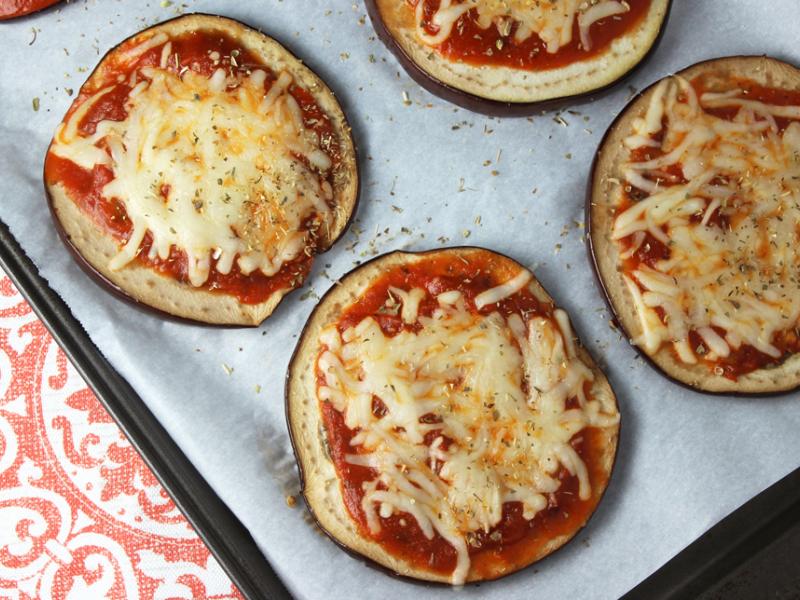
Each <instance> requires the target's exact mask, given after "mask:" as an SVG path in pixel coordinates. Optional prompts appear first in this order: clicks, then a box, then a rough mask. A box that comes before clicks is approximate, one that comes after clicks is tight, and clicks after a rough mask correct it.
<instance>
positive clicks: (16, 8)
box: [0, 0, 60, 20]
mask: <svg viewBox="0 0 800 600" xmlns="http://www.w3.org/2000/svg"><path fill="white" fill-rule="evenodd" d="M59 1H60V0H0V20H2V19H12V18H14V17H21V16H22V15H27V14H30V13H32V12H36V11H37V10H42V9H43V8H47V7H48V6H52V5H53V4H56V3H57V2H59Z"/></svg>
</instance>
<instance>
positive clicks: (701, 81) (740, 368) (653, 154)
mask: <svg viewBox="0 0 800 600" xmlns="http://www.w3.org/2000/svg"><path fill="white" fill-rule="evenodd" d="M731 83H733V85H735V86H737V87H739V88H740V89H742V90H744V92H745V93H744V95H743V97H746V98H747V99H751V100H757V101H760V102H765V103H768V104H774V105H778V106H800V90H783V89H778V88H769V87H764V86H761V85H758V84H757V83H754V82H753V81H750V80H747V79H741V78H735V79H733V80H732V82H731ZM691 84H692V87H693V88H694V90H695V92H696V93H697V95H698V98H699V97H700V96H701V95H702V94H704V93H705V92H715V91H727V90H729V89H731V87H732V86H729V85H726V86H725V87H724V88H722V89H720V88H715V87H714V85H715V83H714V81H713V80H708V79H706V78H705V77H703V76H701V77H697V78H695V79H693V80H692V82H691ZM716 85H717V86H718V85H719V84H718V83H717V84H716ZM704 110H705V112H707V113H708V114H711V115H714V116H716V117H718V118H720V119H725V120H728V121H731V120H733V118H734V117H735V116H736V114H737V113H738V112H739V107H738V106H737V107H724V108H712V109H709V108H706V109H704ZM775 121H776V124H777V125H778V128H779V131H780V133H783V131H784V130H785V129H786V127H788V126H789V124H790V123H791V122H792V121H793V119H784V118H779V117H776V118H775ZM662 138H663V130H662V131H660V132H658V133H657V134H655V135H654V136H653V139H655V140H657V141H661V139H662ZM663 154H664V153H663V152H662V151H661V149H660V148H648V147H643V148H637V149H635V150H633V151H632V152H631V154H630V160H631V162H643V161H647V160H652V159H655V158H658V157H659V156H662V155H663ZM663 171H664V172H665V174H666V175H667V176H668V177H669V181H668V185H679V184H683V183H686V180H685V179H684V178H683V173H682V167H681V165H679V164H676V165H670V167H668V168H667V169H664V170H663ZM712 183H714V184H719V185H727V184H729V183H730V182H729V181H728V180H727V178H721V177H717V178H716V179H715V180H713V181H712ZM645 197H647V194H646V193H645V192H643V191H642V190H639V189H637V188H635V187H633V186H630V185H628V186H626V187H625V188H624V190H623V196H622V201H621V202H620V204H619V206H618V207H617V209H616V215H620V214H622V213H623V212H625V210H627V209H628V208H629V207H631V206H632V205H633V204H635V203H636V202H638V201H640V200H642V199H643V198H645ZM703 216H704V214H694V215H692V216H691V217H690V218H689V220H690V221H691V222H692V223H700V222H701V221H702V219H703ZM736 219H737V216H736V215H729V214H726V213H725V212H723V211H722V210H720V209H717V210H715V211H714V212H713V213H712V214H711V216H710V218H709V220H708V225H709V226H712V227H719V228H720V229H729V228H730V227H732V223H731V222H732V221H734V223H735V221H736ZM620 244H621V246H622V249H623V250H628V249H629V248H631V246H632V244H633V236H632V235H631V236H628V237H626V238H623V239H622V240H620ZM669 257H670V250H669V247H668V246H667V245H665V244H664V243H663V242H660V241H659V240H657V239H655V238H654V237H653V236H652V234H650V233H649V232H648V233H645V238H644V241H643V242H642V244H641V246H640V247H639V249H638V250H637V251H636V252H635V253H634V254H633V256H631V257H630V258H628V259H625V260H624V261H623V270H624V272H625V273H628V274H630V273H631V272H633V271H635V270H636V269H639V268H640V267H641V265H643V264H644V265H647V266H650V267H655V263H657V262H658V261H660V260H666V259H668V258H669ZM632 280H634V281H635V278H632ZM640 288H641V286H640ZM641 289H642V291H644V289H643V288H641ZM656 312H657V313H658V316H659V318H660V319H661V321H662V322H663V323H665V324H666V313H665V312H664V311H663V310H661V309H660V308H657V309H656ZM713 329H714V330H715V331H716V332H717V333H718V334H719V335H720V336H721V337H723V338H724V337H725V335H726V333H727V332H726V331H725V330H724V329H722V328H721V327H713ZM689 343H690V346H691V348H692V350H693V351H695V352H696V353H697V354H698V355H700V356H703V355H704V354H706V353H708V352H709V349H708V348H707V347H706V345H705V343H704V342H703V340H702V338H701V337H700V335H699V334H698V333H697V332H696V331H694V330H692V331H690V332H689ZM770 343H771V344H772V345H773V346H775V347H776V348H778V350H780V352H781V356H780V357H779V358H775V357H772V356H770V355H768V354H765V353H763V352H761V351H759V350H756V349H755V348H754V347H752V346H750V345H742V346H740V347H739V348H737V349H735V350H734V349H731V353H730V354H729V355H728V356H727V357H725V358H718V359H717V360H715V361H708V360H706V361H704V362H706V363H707V364H708V365H709V368H710V369H712V370H714V371H715V372H717V373H719V374H721V375H723V376H724V377H727V378H728V379H731V380H732V381H736V380H737V379H738V378H739V377H740V376H742V375H746V374H747V373H751V372H753V371H755V370H757V369H762V368H765V367H770V366H777V365H780V364H781V363H782V362H783V361H785V360H786V359H787V358H788V357H789V356H791V355H792V354H796V353H798V352H800V333H798V331H797V330H793V329H788V330H784V331H779V332H777V333H775V335H774V336H773V339H772V340H771V342H770ZM720 369H721V371H720Z"/></svg>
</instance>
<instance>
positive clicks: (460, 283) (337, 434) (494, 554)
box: [316, 253, 607, 579]
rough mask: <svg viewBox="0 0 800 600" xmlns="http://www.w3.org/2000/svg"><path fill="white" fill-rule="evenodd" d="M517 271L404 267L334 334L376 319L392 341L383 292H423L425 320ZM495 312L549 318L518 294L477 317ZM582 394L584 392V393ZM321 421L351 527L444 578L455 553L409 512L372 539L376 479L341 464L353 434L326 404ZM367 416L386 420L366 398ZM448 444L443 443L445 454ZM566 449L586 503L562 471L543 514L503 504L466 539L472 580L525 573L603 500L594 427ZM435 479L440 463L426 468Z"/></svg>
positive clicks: (452, 262)
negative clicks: (584, 475)
mask: <svg viewBox="0 0 800 600" xmlns="http://www.w3.org/2000/svg"><path fill="white" fill-rule="evenodd" d="M518 269H519V267H516V266H514V265H513V263H510V261H508V260H503V261H502V262H500V261H498V260H497V259H496V258H494V257H490V255H486V254H482V253H479V254H477V255H473V256H469V257H467V260H466V262H463V261H461V260H459V259H457V258H452V257H445V258H434V259H429V260H425V261H422V262H420V263H416V264H413V265H409V266H399V267H395V268H392V269H390V270H389V271H388V272H386V273H384V274H383V275H382V276H381V277H380V278H379V279H378V280H377V281H375V282H374V283H373V284H372V285H371V286H370V287H369V289H368V290H367V291H366V292H364V293H363V294H362V296H361V297H360V298H359V299H358V300H357V301H356V302H354V303H353V304H352V305H351V306H350V307H348V308H346V309H345V310H344V311H343V312H342V315H341V317H340V320H339V323H338V328H339V330H340V331H343V330H344V329H346V328H347V327H350V326H353V325H355V324H357V323H358V322H360V321H361V320H362V319H363V318H365V317H368V316H371V317H373V318H376V319H377V321H378V323H379V324H380V326H381V328H382V329H383V331H384V333H385V334H386V335H394V334H396V333H397V332H398V331H400V330H401V329H402V328H408V327H409V326H407V325H403V324H402V323H400V322H399V318H397V319H394V318H392V319H387V318H386V316H385V315H383V314H381V313H380V312H378V311H379V310H381V309H382V307H384V303H385V301H386V300H387V298H388V287H389V286H390V285H392V286H398V287H400V288H401V289H404V290H409V289H411V288H412V287H420V288H422V289H425V290H426V291H427V292H428V294H427V295H426V297H425V299H424V300H423V301H422V303H421V305H420V314H430V313H431V312H432V310H433V308H434V307H435V306H436V305H437V303H436V301H435V295H436V294H439V293H442V292H445V291H449V290H453V289H458V290H459V291H461V292H462V293H463V294H464V296H465V298H466V299H467V305H468V306H469V307H470V308H471V310H473V311H474V312H477V311H476V309H475V307H474V302H473V299H474V297H475V296H476V295H477V294H478V293H480V292H481V291H484V290H485V289H488V288H489V287H493V286H495V285H499V284H500V283H502V282H503V281H506V280H507V279H508V278H509V277H512V276H514V275H516V272H517V271H518ZM494 310H498V311H499V312H500V313H502V314H504V315H505V316H508V315H510V314H512V313H515V314H518V315H520V316H521V317H522V318H523V319H527V318H528V317H530V316H531V315H542V316H550V315H551V314H552V311H553V307H552V306H551V305H546V306H543V305H541V304H540V303H539V302H538V301H537V300H536V299H535V298H534V297H533V295H532V294H530V293H529V292H527V290H525V291H521V292H518V293H517V294H515V295H514V296H512V297H511V298H509V299H507V300H505V301H503V302H500V303H499V304H493V305H490V306H489V307H485V308H484V309H483V311H482V312H483V313H488V312H492V311H494ZM316 375H317V385H318V386H319V385H322V384H323V382H324V381H325V376H324V373H322V372H321V371H320V370H319V367H317V372H316ZM587 393H588V388H587ZM567 406H568V407H575V406H577V404H576V401H575V399H574V398H571V399H570V400H569V401H568V402H567ZM320 407H321V411H322V420H323V423H324V424H325V428H326V431H327V438H328V448H329V452H330V456H331V460H332V461H333V463H334V466H335V468H336V471H337V474H338V475H339V480H340V484H341V489H342V494H343V497H344V501H345V504H346V506H347V509H348V512H349V513H350V515H351V517H352V518H353V519H354V520H355V522H356V523H357V524H358V527H359V530H360V533H361V535H363V536H364V537H367V538H371V539H374V540H375V541H377V542H378V543H379V544H380V545H381V546H382V547H383V548H384V549H385V550H386V551H387V552H389V553H390V554H392V555H393V556H397V557H402V558H403V559H405V560H407V561H409V562H410V563H412V564H413V565H414V566H415V567H417V568H420V569H424V570H427V571H430V572H434V573H438V574H443V575H447V574H449V573H451V572H452V571H453V569H454V568H455V566H456V559H457V556H456V551H455V550H454V549H453V547H452V546H451V545H450V544H449V543H448V542H447V541H445V540H444V538H442V537H441V536H440V535H439V534H438V533H437V534H434V537H433V539H430V540H429V539H427V538H426V537H425V535H424V534H423V533H422V530H421V529H420V527H419V525H418V524H417V522H416V520H415V519H414V517H412V516H411V515H410V514H408V513H404V512H396V513H395V514H393V515H392V516H391V517H389V518H383V517H380V516H379V517H378V518H379V520H380V524H381V531H380V532H379V533H378V534H377V535H376V534H372V533H371V532H370V530H369V528H368V526H367V521H366V516H365V514H364V511H363V509H362V507H361V502H362V500H363V498H364V491H363V489H362V485H363V484H364V483H365V482H368V481H372V480H374V479H375V477H376V476H377V473H376V471H374V470H373V469H371V468H369V467H363V466H359V465H352V464H349V463H347V462H346V461H345V455H346V454H352V453H354V452H357V451H358V447H354V446H351V445H350V441H351V440H352V439H353V437H354V436H355V435H356V433H357V432H358V430H357V429H356V430H352V429H349V428H348V427H347V426H346V425H345V423H344V417H343V416H342V414H341V413H340V412H338V411H337V410H336V409H335V408H334V407H333V405H332V404H331V403H330V402H327V401H325V402H320ZM372 408H373V414H375V416H377V417H380V416H382V415H383V414H385V411H386V407H385V406H384V405H383V402H381V401H380V399H379V398H374V399H373V406H372ZM421 420H422V421H425V422H428V423H436V422H437V421H438V417H437V416H435V415H433V414H429V415H425V416H423V417H422V419H421ZM439 435H440V431H439V430H434V431H432V432H430V433H428V434H427V435H426V437H425V443H426V444H428V445H430V444H431V443H432V442H433V440H434V439H436V438H437V437H438V436H439ZM451 443H452V440H449V439H445V443H444V444H443V447H444V448H447V446H449V445H450V444H451ZM571 443H572V446H573V447H574V448H575V450H576V451H577V453H578V454H579V455H580V457H581V458H582V459H583V461H584V462H585V463H586V466H587V469H588V471H589V480H590V483H591V486H592V496H591V497H590V498H589V499H588V500H581V499H580V498H579V497H578V479H577V477H574V476H572V475H570V474H569V473H568V472H567V471H566V470H565V469H563V468H562V469H561V470H560V472H559V473H558V479H559V480H560V481H561V486H560V487H559V489H558V491H557V492H555V494H553V496H552V497H551V501H550V503H549V505H548V507H547V508H545V509H544V510H542V511H541V512H539V513H538V514H537V515H536V517H534V518H533V519H532V520H530V521H528V520H526V519H524V518H523V516H522V504H521V503H520V502H507V503H506V504H505V505H504V506H503V515H502V519H501V521H500V523H498V525H497V526H495V527H494V528H493V529H492V530H490V531H489V532H488V533H486V532H483V531H479V532H475V533H474V534H469V535H468V536H467V539H468V547H469V554H470V559H471V572H473V573H475V574H476V575H478V576H479V577H482V578H487V579H492V578H496V577H500V576H502V575H503V574H504V573H506V572H508V571H512V570H514V569H516V568H519V567H521V566H524V565H525V564H527V563H529V562H530V560H531V559H532V558H533V557H535V556H538V553H540V552H541V551H542V550H543V548H544V547H545V545H546V544H547V543H548V542H550V541H551V540H552V539H553V538H555V537H559V536H562V535H570V534H572V533H574V532H575V531H576V530H577V529H578V528H579V527H580V526H581V525H583V524H584V523H585V522H586V520H587V519H588V518H589V516H590V515H591V513H592V511H593V510H594V508H595V507H596V506H597V503H598V502H599V500H600V497H601V495H602V491H601V490H602V489H603V488H604V487H605V483H606V480H607V474H606V473H605V471H604V468H603V465H602V464H601V461H600V457H601V456H602V454H603V452H604V447H603V443H604V437H603V432H602V431H600V430H598V429H595V428H586V429H584V430H583V431H581V432H579V433H578V434H576V436H575V437H574V438H573V439H572V442H571ZM431 467H432V468H433V469H434V471H436V472H438V469H439V468H441V465H440V464H437V465H431Z"/></svg>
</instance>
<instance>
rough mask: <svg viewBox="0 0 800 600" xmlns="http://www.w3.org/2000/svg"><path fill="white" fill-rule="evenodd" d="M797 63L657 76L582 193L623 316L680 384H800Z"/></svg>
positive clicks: (597, 258)
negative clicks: (799, 334) (585, 192)
mask: <svg viewBox="0 0 800 600" xmlns="http://www.w3.org/2000/svg"><path fill="white" fill-rule="evenodd" d="M798 155H800V70H798V69H797V68H796V67H794V66H792V65H789V64H787V63H785V62H781V61H778V60H775V59H772V58H768V57H763V56H740V57H729V58H720V59H715V60H709V61H706V62H702V63H699V64H696V65H694V66H691V67H689V68H687V69H685V70H683V71H681V72H679V73H677V74H676V75H675V76H674V77H668V78H666V79H664V80H661V81H659V82H657V83H655V84H653V85H652V86H651V87H650V88H648V89H647V90H645V91H644V92H643V93H642V94H641V95H639V96H638V97H637V98H635V99H634V100H633V101H632V102H631V103H630V104H629V105H628V106H627V107H626V108H625V110H623V111H622V113H621V114H620V115H619V116H618V117H617V119H616V120H615V121H614V123H613V124H612V125H611V127H610V128H609V130H608V132H607V133H606V135H605V137H604V139H603V141H602V143H601V145H600V148H599V150H598V152H597V155H596V158H595V162H594V166H593V170H592V175H591V177H590V179H589V185H588V191H587V204H586V217H587V222H588V223H589V236H588V238H587V243H588V248H589V253H590V257H591V260H592V262H593V264H594V267H595V271H596V274H597V277H598V281H599V282H600V285H601V287H602V289H603V292H604V294H605V296H606V299H607V301H608V304H609V306H610V308H611V310H612V313H613V315H614V317H615V321H616V323H617V324H618V325H619V326H620V327H621V328H622V330H623V332H624V334H625V335H626V336H627V338H628V339H629V340H630V341H631V343H632V344H633V345H634V347H636V348H637V350H639V352H641V353H642V355H643V356H644V357H645V358H647V359H648V360H649V361H650V362H651V363H652V364H653V365H654V366H655V367H656V368H657V369H659V370H660V371H661V372H662V373H663V374H665V375H666V376H668V377H669V378H671V379H673V380H675V381H676V382H678V383H681V384H685V385H687V386H689V387H691V388H693V389H696V390H700V391H704V392H709V393H725V394H773V393H781V392H785V391H788V390H792V389H795V388H797V387H798V386H799V385H800V341H798V314H800V282H799V281H798V279H797V273H798V271H800V253H798V251H797V248H798V244H797V231H800V209H799V208H798V205H797V202H796V200H795V199H796V198H797V197H798V196H800V183H798V182H800V163H798V159H797V156H798Z"/></svg>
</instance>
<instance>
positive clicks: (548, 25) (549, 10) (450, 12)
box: [398, 0, 630, 54]
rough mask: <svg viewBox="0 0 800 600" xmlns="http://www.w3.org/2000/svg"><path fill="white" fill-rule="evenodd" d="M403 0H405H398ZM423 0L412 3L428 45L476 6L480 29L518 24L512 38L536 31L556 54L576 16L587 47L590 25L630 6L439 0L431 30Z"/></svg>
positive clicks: (564, 0)
mask: <svg viewBox="0 0 800 600" xmlns="http://www.w3.org/2000/svg"><path fill="white" fill-rule="evenodd" d="M398 1H399V2H405V1H406V0H398ZM424 4H425V2H424V0H417V1H416V7H415V19H416V31H417V36H418V37H419V39H420V40H422V42H423V43H425V44H427V45H429V46H437V45H439V44H441V43H442V42H444V41H445V40H447V39H448V38H449V37H450V36H451V35H452V33H453V28H454V27H455V26H456V23H457V22H458V20H459V19H460V18H461V17H462V16H463V15H464V14H466V13H467V12H469V11H470V10H472V9H475V11H476V13H477V23H478V26H479V27H481V28H482V29H488V28H489V27H491V26H492V25H496V26H497V28H498V30H499V31H500V32H501V33H503V32H505V34H504V35H508V34H509V33H510V32H511V29H512V27H511V26H512V23H515V24H516V25H517V28H516V30H515V32H514V37H513V39H514V41H515V42H517V43H522V42H524V41H525V40H527V39H528V38H529V37H531V36H532V35H537V36H539V38H540V39H541V40H542V42H543V43H544V44H545V48H546V49H547V52H548V53H550V54H555V53H556V52H558V51H559V49H560V48H563V47H564V46H567V45H569V44H570V43H571V42H572V30H573V27H574V23H575V21H576V19H577V22H578V30H579V32H580V39H581V45H582V46H583V49H584V50H590V49H591V47H592V39H591V36H590V32H589V30H590V28H591V27H592V25H594V24H595V23H597V22H598V21H600V20H602V19H606V18H608V17H612V16H614V15H619V14H623V13H626V12H628V11H629V10H630V6H629V5H628V3H627V2H624V1H623V2H617V1H616V0H548V1H547V2H531V1H530V0H464V1H463V2H458V1H454V0H441V2H440V3H439V7H438V8H437V9H436V11H434V13H433V15H432V16H431V17H430V22H431V24H432V25H433V26H434V27H435V28H436V29H437V31H436V33H434V34H431V33H429V32H428V31H427V30H426V28H425V6H424Z"/></svg>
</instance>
